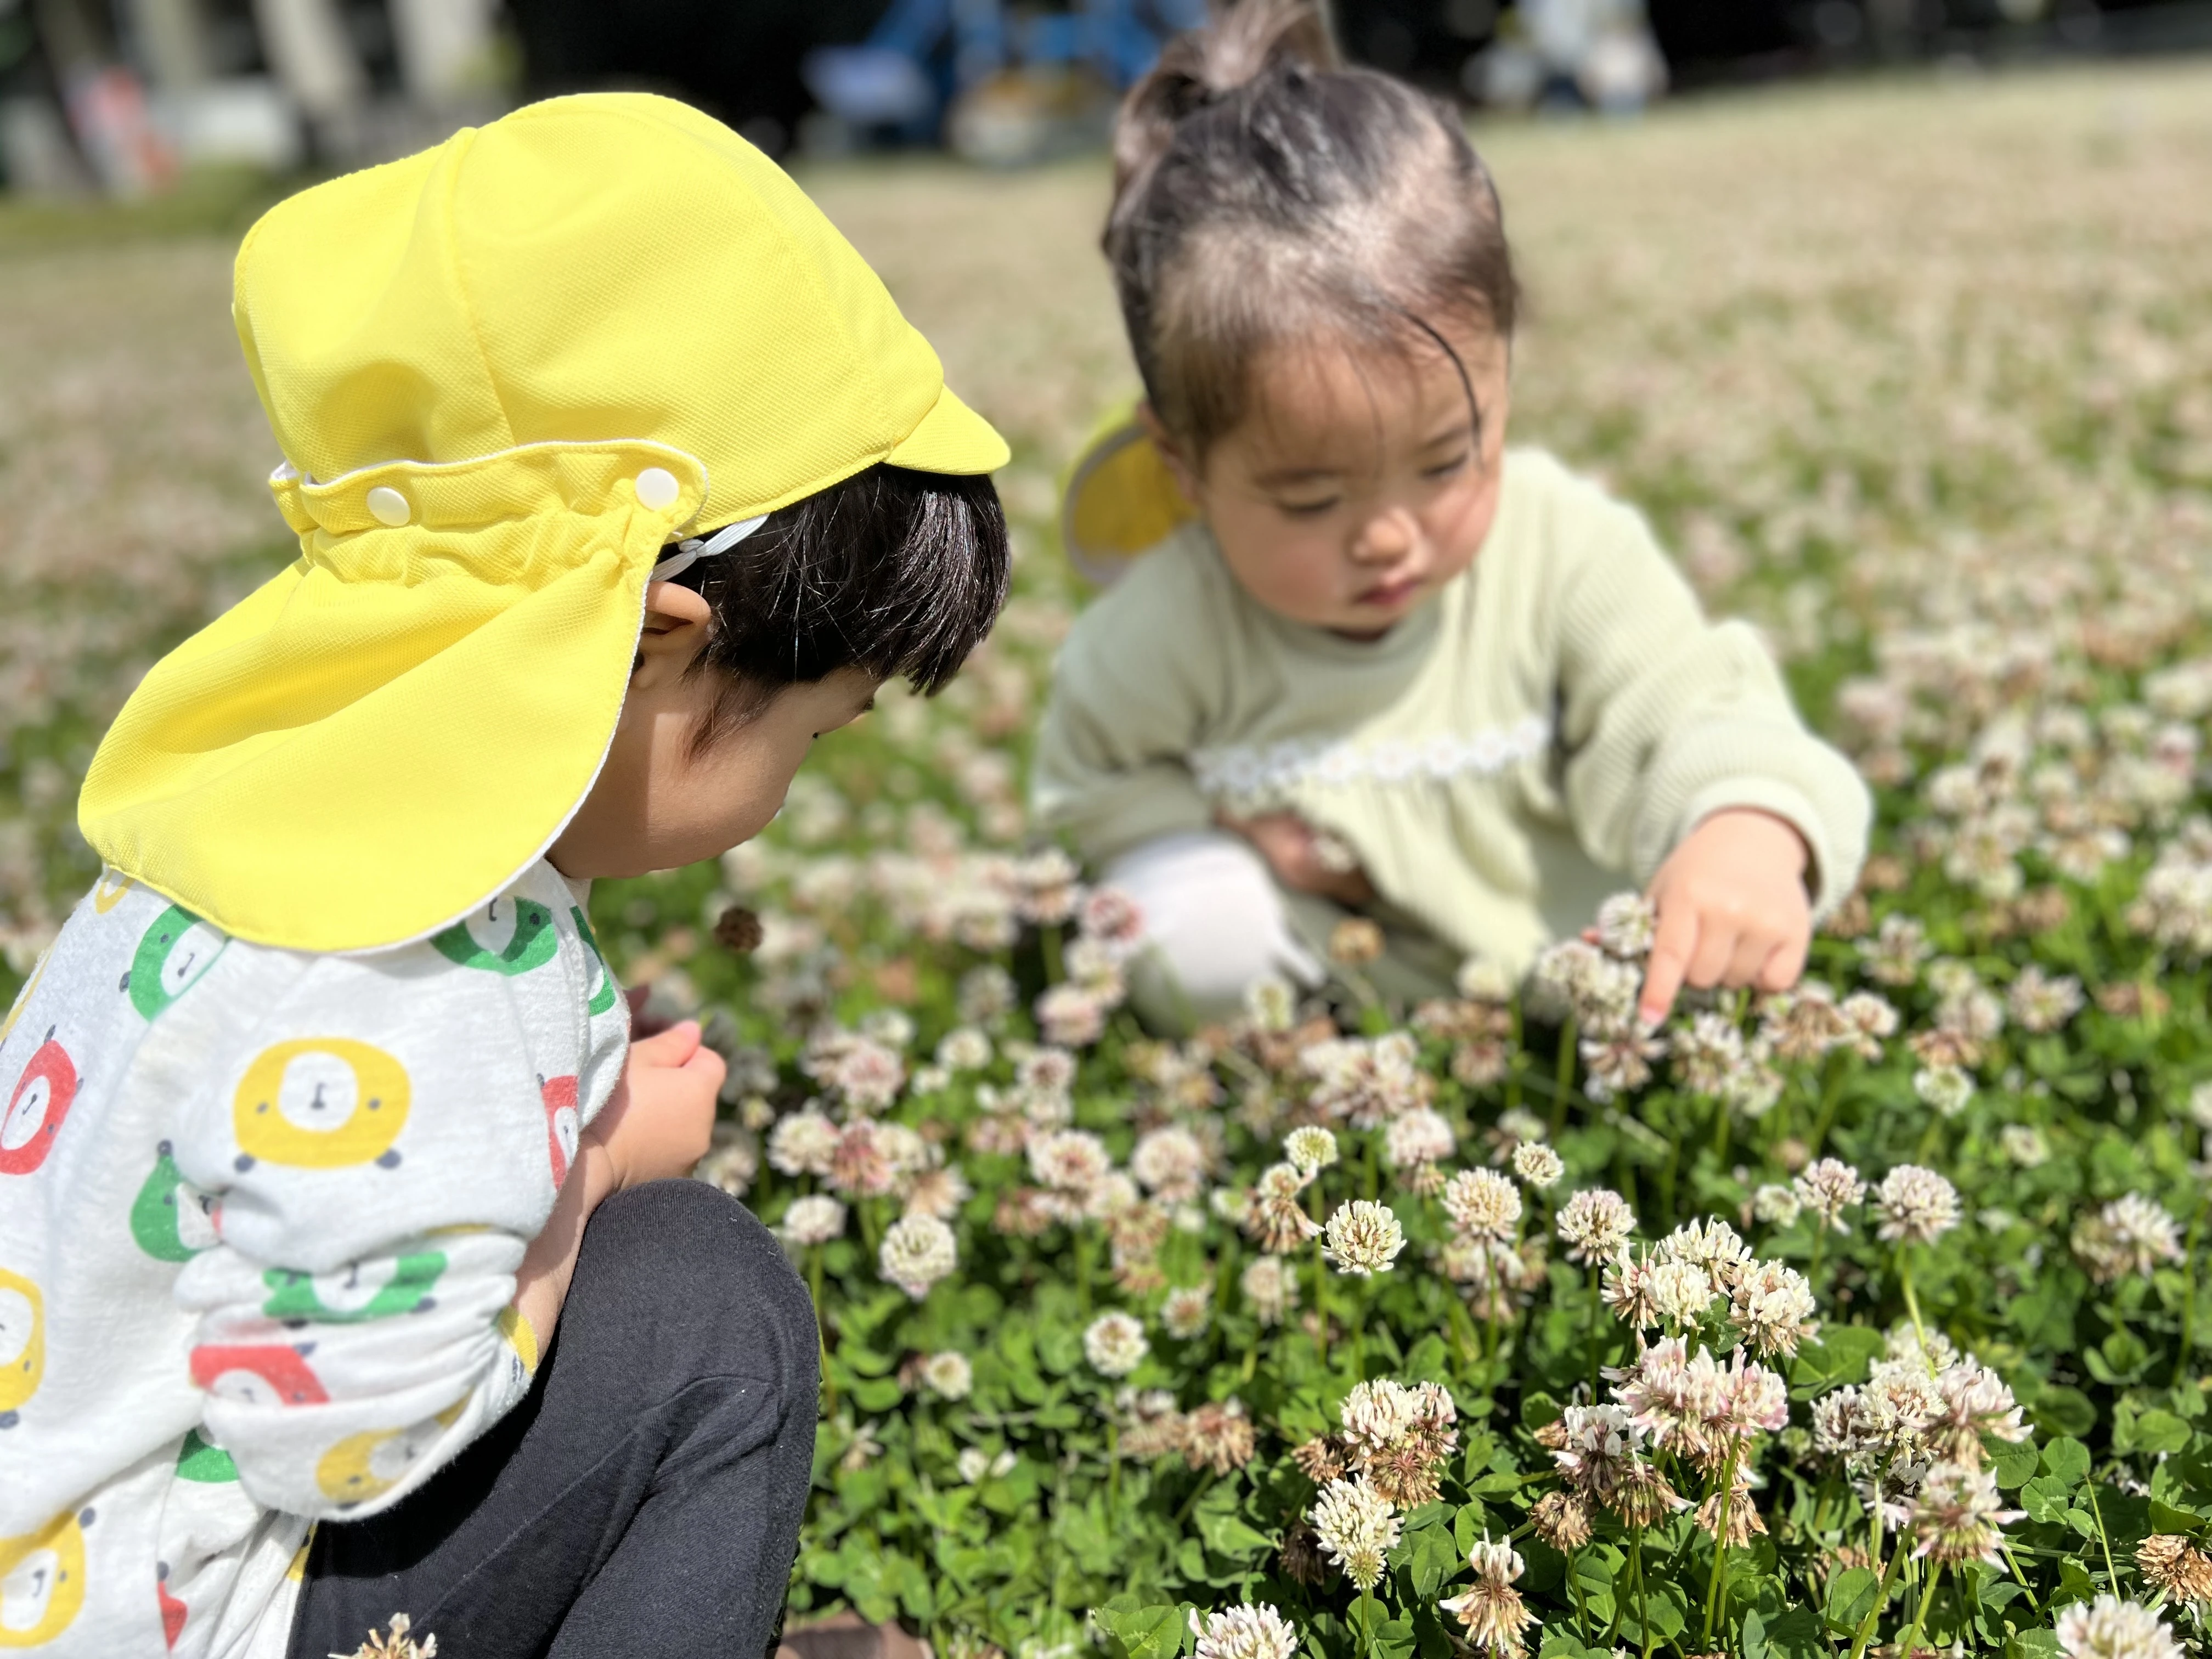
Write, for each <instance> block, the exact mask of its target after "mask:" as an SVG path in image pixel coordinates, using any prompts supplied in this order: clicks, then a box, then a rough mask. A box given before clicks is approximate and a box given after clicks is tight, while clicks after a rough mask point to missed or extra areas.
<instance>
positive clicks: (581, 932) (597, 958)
mask: <svg viewBox="0 0 2212 1659" xmlns="http://www.w3.org/2000/svg"><path fill="white" fill-rule="evenodd" d="M568 914H569V915H571V916H572V917H574V919H575V922H576V937H577V938H578V939H581V940H583V942H584V949H585V951H586V952H588V953H589V954H590V956H591V958H592V973H593V974H594V975H597V978H596V979H594V981H592V1000H591V1002H590V1004H589V1005H588V1006H586V1008H585V1010H584V1012H586V1013H587V1014H590V1015H592V1016H593V1017H594V1018H596V1017H597V1016H599V1015H600V1014H604V1013H605V1012H607V1011H608V1010H609V1009H611V1008H612V1007H613V1006H615V976H614V975H612V974H611V973H609V972H608V971H607V959H606V957H604V956H602V955H600V954H599V936H598V935H597V934H596V933H592V924H591V923H590V922H588V921H586V920H585V919H584V913H583V912H582V911H581V910H580V909H578V908H576V907H575V906H574V905H571V906H569V908H568Z"/></svg>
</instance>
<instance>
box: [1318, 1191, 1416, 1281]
mask: <svg viewBox="0 0 2212 1659" xmlns="http://www.w3.org/2000/svg"><path fill="white" fill-rule="evenodd" d="M1325 1232H1326V1235H1327V1236H1326V1237H1325V1238H1324V1239H1323V1241H1322V1258H1323V1259H1324V1260H1325V1261H1328V1263H1329V1265H1330V1266H1332V1267H1334V1268H1335V1269H1336V1270H1337V1272H1339V1273H1353V1274H1357V1275H1358V1277H1360V1278H1362V1279H1365V1278H1367V1277H1368V1276H1369V1275H1370V1274H1373V1273H1389V1271H1390V1269H1391V1267H1392V1266H1393V1265H1394V1264H1395V1262H1396V1261H1397V1260H1398V1252H1399V1251H1401V1250H1402V1249H1405V1248H1406V1234H1405V1231H1404V1230H1403V1229H1402V1228H1401V1227H1400V1226H1399V1225H1398V1218H1397V1217H1396V1216H1395V1215H1394V1214H1393V1213H1392V1212H1391V1211H1390V1207H1389V1206H1388V1205H1386V1204H1376V1203H1374V1202H1371V1201H1370V1200H1367V1199H1364V1198H1356V1199H1354V1200H1352V1202H1350V1203H1349V1204H1345V1205H1341V1206H1339V1207H1338V1208H1337V1209H1336V1210H1335V1211H1334V1212H1332V1213H1331V1214H1330V1216H1329V1218H1328V1227H1327V1228H1326V1229H1325Z"/></svg>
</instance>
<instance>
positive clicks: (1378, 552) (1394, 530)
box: [1352, 507, 1421, 564]
mask: <svg viewBox="0 0 2212 1659" xmlns="http://www.w3.org/2000/svg"><path fill="white" fill-rule="evenodd" d="M1420 536H1421V532H1420V527H1419V526H1418V525H1416V524H1415V523H1414V522H1413V515H1412V514H1411V513H1406V512H1404V511H1401V509H1399V508H1397V507H1392V508H1391V509H1389V511H1388V512H1384V513H1376V515H1375V516H1374V517H1373V518H1371V519H1370V520H1368V521H1367V522H1366V523H1365V524H1364V525H1362V526H1360V527H1359V533H1358V536H1356V537H1355V538H1353V539H1352V557H1353V558H1355V559H1357V560H1358V562H1360V563H1362V564H1395V563H1396V562H1398V561H1399V560H1401V559H1402V558H1404V557H1405V556H1407V554H1408V553H1411V552H1412V551H1413V550H1414V548H1415V547H1416V546H1418V545H1419V543H1420Z"/></svg>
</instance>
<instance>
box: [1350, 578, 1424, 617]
mask: <svg viewBox="0 0 2212 1659" xmlns="http://www.w3.org/2000/svg"><path fill="white" fill-rule="evenodd" d="M1420 591H1421V580H1420V578H1419V577H1418V576H1402V577H1400V578H1399V579H1398V580H1395V581H1387V582H1377V583H1376V585H1375V586H1372V587H1370V588H1369V589H1368V590H1367V591H1366V592H1364V593H1361V594H1359V595H1358V597H1357V598H1356V599H1353V601H1352V603H1353V604H1355V605H1366V606H1370V607H1371V608H1372V609H1375V610H1377V611H1398V610H1402V609H1403V608H1404V607H1405V606H1406V605H1408V604H1410V603H1411V602H1412V600H1413V596H1414V595H1415V594H1416V593H1418V592H1420Z"/></svg>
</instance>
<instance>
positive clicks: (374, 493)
mask: <svg viewBox="0 0 2212 1659" xmlns="http://www.w3.org/2000/svg"><path fill="white" fill-rule="evenodd" d="M368 513H369V516H370V517H371V518H373V519H374V520H376V521H377V523H379V524H382V525H390V526H392V528H393V529H394V530H397V529H398V527H399V526H401V525H403V524H405V523H406V522H407V521H408V520H410V519H411V518H413V517H414V516H415V509H414V508H413V507H410V506H409V505H408V504H407V498H406V497H405V496H404V495H401V494H400V493H399V492H398V490H396V489H393V488H392V486H391V485H390V484H379V485H377V487H376V488H375V489H372V490H370V491H369V492H368Z"/></svg>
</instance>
